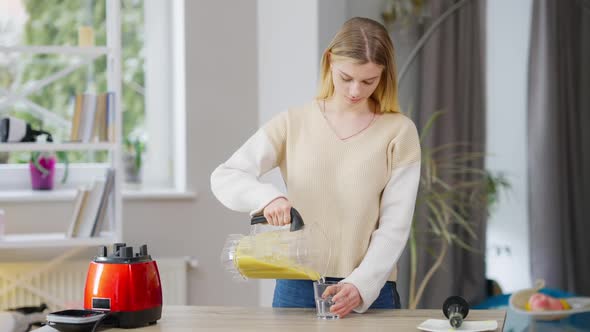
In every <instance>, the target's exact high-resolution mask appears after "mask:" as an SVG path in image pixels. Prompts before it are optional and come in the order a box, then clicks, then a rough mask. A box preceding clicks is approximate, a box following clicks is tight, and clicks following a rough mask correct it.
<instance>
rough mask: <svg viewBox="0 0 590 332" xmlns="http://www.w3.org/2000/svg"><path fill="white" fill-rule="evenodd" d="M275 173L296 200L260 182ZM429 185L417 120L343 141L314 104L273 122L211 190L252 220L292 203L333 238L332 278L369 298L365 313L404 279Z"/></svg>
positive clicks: (222, 170) (379, 121)
mask: <svg viewBox="0 0 590 332" xmlns="http://www.w3.org/2000/svg"><path fill="white" fill-rule="evenodd" d="M275 167H279V168H280V170H281V174H282V176H283V179H284V181H285V184H286V187H287V191H288V193H287V194H285V193H282V192H280V191H279V190H277V189H276V188H275V187H274V186H272V185H271V184H264V183H261V182H260V181H259V180H258V179H259V177H260V176H261V175H263V174H264V173H266V172H268V171H269V170H271V169H273V168H275ZM419 176H420V145H419V139H418V134H417V131H416V127H415V126H414V124H413V122H412V121H411V120H410V119H409V118H407V117H406V116H404V115H402V114H389V113H388V114H383V115H381V116H379V117H377V118H376V120H375V121H374V122H373V123H372V124H371V126H370V127H368V128H366V129H365V130H363V131H362V132H360V133H359V134H357V135H355V136H352V137H351V138H348V139H346V140H341V139H340V138H338V136H337V135H336V134H335V133H334V131H333V130H332V128H331V127H330V125H329V123H328V122H327V121H326V119H325V118H324V117H323V116H322V114H321V111H320V108H319V105H318V103H317V102H316V101H313V102H311V103H309V104H307V105H305V106H304V107H299V108H292V109H289V110H288V111H286V112H283V113H280V114H279V115H277V116H276V117H274V118H273V119H272V120H271V121H270V122H268V123H267V124H266V125H265V126H264V127H263V128H262V129H260V130H259V131H258V132H257V133H256V134H254V136H252V137H251V138H250V139H249V140H248V141H247V142H246V143H245V144H244V145H243V146H242V147H241V148H240V149H239V150H238V151H237V152H236V153H234V155H233V156H232V157H231V158H230V159H229V160H228V161H226V162H225V163H223V164H222V165H220V166H219V167H218V168H217V169H216V170H215V171H214V172H213V174H212V176H211V187H212V190H213V193H214V194H215V195H216V197H217V198H218V199H219V200H220V201H221V202H222V203H223V204H225V205H226V206H227V207H228V208H230V209H234V210H238V211H249V212H250V213H251V214H255V213H257V212H259V211H261V210H262V209H263V208H264V207H265V206H266V205H267V204H268V203H269V202H270V201H272V200H273V199H275V198H277V197H280V196H285V197H287V198H288V199H289V201H290V202H291V203H292V204H293V206H294V207H295V208H297V209H298V210H299V212H300V213H301V216H302V217H303V220H304V221H305V223H306V224H311V225H313V227H316V228H320V229H322V230H324V232H325V233H326V234H327V237H328V241H326V242H324V243H323V244H321V245H323V246H325V247H324V248H322V249H323V251H325V252H327V251H328V250H331V252H332V257H331V259H330V263H329V265H328V268H327V273H326V276H329V277H340V278H345V279H344V280H343V281H342V282H349V283H352V284H354V285H355V286H356V287H357V288H358V289H359V292H360V294H361V297H362V299H363V304H362V305H361V306H360V307H359V308H356V309H355V310H356V311H357V312H364V311H365V310H366V309H367V308H368V307H369V306H370V305H371V304H372V303H373V301H374V300H375V299H376V298H377V296H378V295H379V291H380V289H381V287H383V284H384V283H385V281H387V280H396V276H397V273H396V272H397V271H396V263H397V260H398V259H399V256H400V255H401V253H402V251H403V248H404V246H405V244H406V242H407V238H408V235H409V230H410V226H411V220H412V215H413V212H414V205H415V200H416V193H417V188H418V183H419ZM316 245H317V244H316ZM324 259H325V257H324ZM319 263H321V264H324V263H327V262H319ZM321 264H320V265H321Z"/></svg>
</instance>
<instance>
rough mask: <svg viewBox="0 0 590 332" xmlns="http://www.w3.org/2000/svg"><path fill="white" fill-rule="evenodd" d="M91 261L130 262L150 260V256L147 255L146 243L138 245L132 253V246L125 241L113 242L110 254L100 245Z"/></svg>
mask: <svg viewBox="0 0 590 332" xmlns="http://www.w3.org/2000/svg"><path fill="white" fill-rule="evenodd" d="M93 261H94V262H96V263H111V264H131V263H144V262H151V261H152V257H151V256H150V255H148V250H147V245H146V244H144V245H142V246H140V247H139V251H138V252H136V253H135V254H134V253H133V247H131V246H127V244H125V243H115V244H114V245H113V252H112V253H111V254H110V255H108V249H107V247H106V246H101V247H100V248H99V250H98V256H96V257H94V260H93Z"/></svg>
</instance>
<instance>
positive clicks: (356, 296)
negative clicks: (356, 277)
mask: <svg viewBox="0 0 590 332" xmlns="http://www.w3.org/2000/svg"><path fill="white" fill-rule="evenodd" d="M330 295H333V296H334V297H332V302H334V304H332V307H331V308H330V312H332V313H335V314H337V315H338V316H339V317H340V318H343V317H344V316H346V315H348V314H349V313H350V312H351V311H352V309H354V308H356V307H358V306H359V305H360V304H361V302H362V299H361V294H360V293H359V290H358V289H357V288H356V286H355V285H353V284H346V283H344V284H337V285H334V286H330V287H328V288H326V290H325V291H324V294H322V297H326V296H330Z"/></svg>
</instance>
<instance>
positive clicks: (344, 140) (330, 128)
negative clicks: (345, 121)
mask: <svg viewBox="0 0 590 332" xmlns="http://www.w3.org/2000/svg"><path fill="white" fill-rule="evenodd" d="M315 108H316V113H317V114H318V116H319V117H320V118H321V121H322V122H323V123H324V126H325V127H326V128H327V129H328V131H329V132H330V134H331V136H333V137H334V138H335V139H336V140H337V141H339V142H341V143H347V142H350V141H353V140H355V139H357V138H358V137H361V136H363V134H364V133H365V132H367V131H369V130H370V129H371V128H372V127H374V126H375V124H376V123H377V122H378V121H379V118H381V114H376V113H375V115H374V117H373V119H372V120H371V123H370V124H369V125H368V126H366V127H364V128H363V129H361V130H359V131H357V132H356V133H354V134H353V135H351V136H348V137H345V138H341V137H340V136H339V135H338V134H337V133H336V131H335V130H334V127H333V126H332V124H331V123H330V122H329V121H328V119H327V118H326V117H325V116H324V112H322V106H321V105H320V100H318V99H316V101H315Z"/></svg>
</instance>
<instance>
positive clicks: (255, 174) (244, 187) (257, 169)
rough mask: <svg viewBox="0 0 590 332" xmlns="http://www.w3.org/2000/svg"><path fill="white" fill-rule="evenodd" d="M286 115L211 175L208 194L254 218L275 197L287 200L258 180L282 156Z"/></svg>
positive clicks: (279, 116)
mask: <svg viewBox="0 0 590 332" xmlns="http://www.w3.org/2000/svg"><path fill="white" fill-rule="evenodd" d="M286 128H287V123H286V112H284V113H281V114H279V115H277V116H276V117H274V118H273V119H272V120H271V121H269V122H268V123H267V124H266V125H265V126H264V127H263V128H261V129H259V130H258V131H257V132H256V133H255V134H254V135H253V136H252V137H250V138H249V139H248V140H247V141H246V142H245V143H244V145H242V146H241V147H240V148H239V149H238V150H237V151H236V152H235V153H234V154H233V155H232V156H231V157H230V158H229V159H228V160H227V161H226V162H224V163H223V164H221V165H219V166H218V167H217V168H216V169H215V170H214V171H213V173H212V174H211V191H212V192H213V194H214V195H215V197H216V198H217V199H218V200H219V201H220V202H221V203H222V204H223V205H225V206H226V207H227V208H229V209H231V210H235V211H241V212H250V215H254V214H257V213H259V212H260V211H262V209H264V207H265V206H266V205H268V204H269V203H270V202H271V201H273V200H274V199H276V198H278V197H286V195H285V194H284V193H282V192H281V191H280V190H278V189H277V188H276V187H275V186H274V185H272V184H269V183H263V182H261V181H260V177H261V176H262V175H264V174H265V173H267V172H268V171H270V170H272V169H273V168H275V167H277V166H278V165H279V163H280V160H281V158H282V156H283V153H282V151H283V150H284V146H285V137H286Z"/></svg>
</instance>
